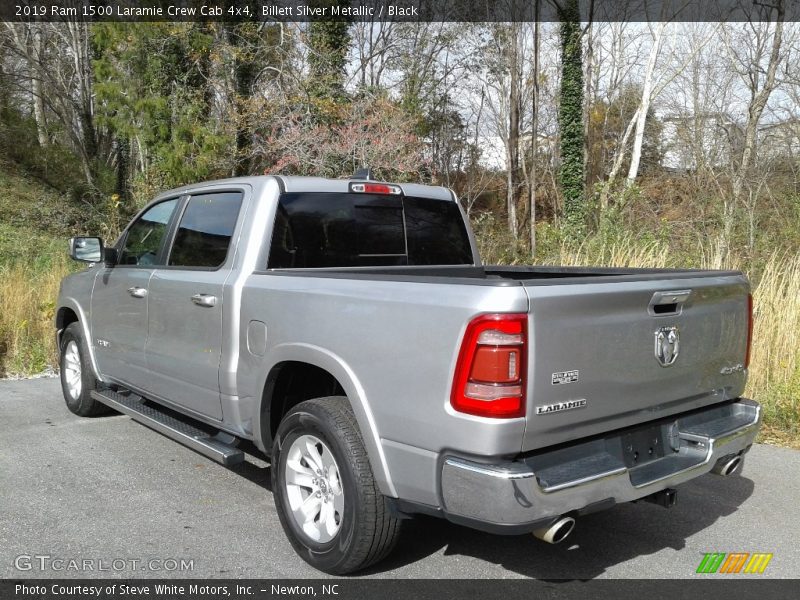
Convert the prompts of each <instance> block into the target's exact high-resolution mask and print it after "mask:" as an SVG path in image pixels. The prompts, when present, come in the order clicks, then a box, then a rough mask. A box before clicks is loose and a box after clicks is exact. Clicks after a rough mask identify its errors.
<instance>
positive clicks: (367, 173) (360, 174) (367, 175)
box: [353, 167, 372, 181]
mask: <svg viewBox="0 0 800 600" xmlns="http://www.w3.org/2000/svg"><path fill="white" fill-rule="evenodd" d="M353 179H366V180H368V181H369V180H371V179H372V169H370V168H369V167H361V168H359V169H357V170H356V172H355V174H354V175H353Z"/></svg>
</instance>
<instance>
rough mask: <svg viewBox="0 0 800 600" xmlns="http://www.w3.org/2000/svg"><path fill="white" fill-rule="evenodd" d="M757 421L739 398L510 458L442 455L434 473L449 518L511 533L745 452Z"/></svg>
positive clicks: (683, 477)
mask: <svg viewBox="0 0 800 600" xmlns="http://www.w3.org/2000/svg"><path fill="white" fill-rule="evenodd" d="M760 425H761V407H760V405H759V404H758V403H757V402H755V401H753V400H749V399H746V398H739V399H738V400H736V401H734V402H729V403H725V404H723V405H716V406H712V407H708V408H705V409H701V410H699V411H693V412H691V413H686V414H684V415H678V416H676V417H674V418H672V419H670V420H663V421H658V422H655V423H649V424H644V425H642V426H641V427H639V428H635V429H633V430H624V431H620V432H617V433H615V434H612V435H609V436H606V437H603V438H594V439H591V440H589V441H578V442H576V443H574V444H571V445H569V446H566V447H560V448H559V449H558V450H553V451H544V452H542V453H538V454H535V455H532V456H527V457H524V458H521V459H518V460H515V461H508V462H504V463H492V464H485V463H481V462H478V461H475V460H471V459H466V458H463V457H457V456H448V457H446V458H445V460H444V462H443V466H442V476H441V494H442V502H443V509H444V513H445V515H447V517H448V518H450V519H451V520H453V521H457V522H462V523H466V524H471V525H473V526H476V527H479V528H485V529H490V530H493V531H503V530H507V531H508V532H510V533H518V532H521V531H524V530H525V528H526V527H528V526H530V528H531V529H533V527H534V526H536V525H537V524H539V523H541V522H542V521H544V520H548V519H552V518H553V517H557V516H559V515H563V514H565V513H569V512H572V511H579V512H580V511H585V512H591V510H592V508H593V507H598V508H600V507H607V506H611V505H613V504H615V503H620V502H630V501H632V500H638V499H640V498H643V497H645V496H649V495H650V494H653V493H655V492H658V491H661V490H663V489H665V488H668V487H674V486H675V485H678V484H680V483H683V482H685V481H688V480H690V479H693V478H695V477H698V476H699V475H703V474H704V473H707V472H709V471H711V469H712V468H714V465H715V464H716V463H717V461H719V460H720V459H722V458H726V457H730V456H732V455H737V454H741V453H743V452H746V451H747V450H748V449H749V448H750V446H751V445H752V443H753V440H754V439H755V437H756V434H757V433H758V429H759V427H760ZM659 445H661V448H659ZM634 447H637V448H638V447H641V449H642V453H643V454H644V456H641V457H640V455H639V454H638V453H637V452H636V451H635V450H634ZM648 453H649V454H650V455H651V456H649V457H648V456H646V455H647V454H648Z"/></svg>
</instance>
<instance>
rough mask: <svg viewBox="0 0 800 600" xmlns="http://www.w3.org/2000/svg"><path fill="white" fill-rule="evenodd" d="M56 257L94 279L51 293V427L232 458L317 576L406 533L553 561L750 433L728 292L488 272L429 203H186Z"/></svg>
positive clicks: (255, 197)
mask: <svg viewBox="0 0 800 600" xmlns="http://www.w3.org/2000/svg"><path fill="white" fill-rule="evenodd" d="M71 255H72V257H73V258H75V259H77V260H82V261H85V262H88V263H91V264H90V265H89V268H87V269H86V270H84V271H82V272H80V273H77V274H74V275H70V276H69V277H67V278H65V279H64V281H63V283H62V286H61V292H60V296H59V299H58V306H57V316H56V330H57V336H58V347H59V349H60V357H61V358H60V366H61V382H62V387H63V392H64V397H65V399H66V403H67V406H68V408H69V409H70V410H71V411H72V412H74V413H75V414H77V415H81V416H92V415H98V414H101V413H103V412H104V411H107V410H108V409H109V408H111V409H114V410H116V411H119V412H123V413H126V414H128V415H130V416H131V417H133V418H134V419H136V420H137V421H140V422H142V423H144V424H146V425H148V426H150V427H152V428H154V429H156V430H158V431H159V432H161V433H163V434H164V435H167V436H169V437H171V438H174V439H175V440H177V441H179V442H181V443H183V444H185V445H187V446H189V447H191V448H193V449H194V450H196V451H198V452H200V453H202V454H204V455H206V456H208V457H210V458H212V459H214V460H217V461H219V462H221V463H222V464H225V465H232V464H235V463H237V462H240V461H242V460H244V456H245V454H244V452H243V449H245V450H246V449H248V448H251V447H252V446H253V445H254V446H255V447H257V448H258V450H260V451H261V452H263V453H264V454H265V455H266V456H268V457H269V459H270V461H271V477H272V491H273V494H274V497H275V504H276V506H277V509H278V514H279V516H280V520H281V523H282V525H283V528H284V530H285V532H286V534H287V536H288V538H289V540H290V541H291V543H292V545H293V546H294V548H295V549H296V550H297V552H298V553H299V554H300V556H301V557H302V558H303V559H305V560H306V561H308V562H309V563H310V564H311V565H313V566H314V567H316V568H318V569H320V570H323V571H326V572H329V573H337V574H342V573H349V572H353V571H356V570H358V569H361V568H363V567H365V566H367V565H369V564H372V563H374V562H376V561H378V560H380V559H381V558H383V557H384V556H386V555H387V554H388V552H389V551H390V550H391V548H392V547H393V545H394V543H395V541H396V539H397V536H398V533H399V530H400V524H401V522H402V521H403V520H404V519H407V518H410V517H412V516H413V515H415V514H426V515H437V516H440V517H443V518H446V519H448V520H450V521H453V522H455V523H460V524H463V525H467V526H471V527H475V528H479V529H483V530H488V531H491V532H496V533H507V534H520V533H533V534H534V535H535V536H536V537H538V538H540V539H542V540H544V541H547V542H550V543H557V542H559V541H561V540H563V539H564V538H565V537H567V536H568V535H569V533H570V532H571V530H572V528H573V526H574V524H575V519H577V518H579V517H580V515H583V514H586V513H590V512H593V511H597V510H602V509H605V508H608V507H610V506H613V505H614V504H616V503H621V502H630V501H634V500H642V499H645V500H649V501H653V502H656V503H658V504H661V505H663V506H667V507H669V506H672V505H673V504H674V503H675V501H676V491H675V489H673V486H675V485H677V484H680V483H682V482H685V481H687V480H690V479H692V478H695V477H698V476H700V475H703V474H704V473H707V472H709V471H713V472H714V473H717V474H719V475H723V476H724V475H731V474H734V473H737V472H739V471H740V469H741V466H742V464H743V459H744V453H745V452H747V450H748V449H749V448H750V446H751V444H752V443H753V440H754V438H755V436H756V433H757V430H758V428H759V426H760V408H759V405H758V404H757V403H756V402H754V401H752V400H749V399H746V398H742V397H741V394H742V392H743V390H744V386H745V380H746V377H747V368H748V359H749V353H750V338H751V332H752V300H751V296H750V293H749V291H750V290H749V284H748V282H747V280H746V279H745V277H744V276H743V275H742V274H741V273H739V272H734V271H698V270H669V269H658V270H656V269H596V268H595V269H589V268H563V267H497V266H484V265H482V264H481V261H480V259H479V257H478V252H477V250H476V245H475V240H474V238H473V235H472V233H471V231H470V228H469V225H468V222H467V220H466V219H465V217H464V214H463V213H462V211H461V209H460V207H459V203H458V201H457V199H456V198H455V196H454V195H453V193H452V192H451V191H449V190H447V189H445V188H441V187H430V186H422V185H415V184H406V183H401V184H389V183H380V182H376V181H372V180H370V179H368V178H358V179H351V180H346V179H342V180H329V179H317V178H304V177H279V176H264V177H248V178H241V179H229V180H222V181H214V182H209V183H203V184H198V185H191V186H187V187H183V188H179V189H176V190H172V191H169V192H166V193H164V194H162V195H160V196H159V197H158V198H156V199H155V200H154V201H153V202H152V203H150V204H149V205H148V206H147V207H146V208H145V209H144V210H142V211H141V212H140V213H139V214H138V215H137V216H136V217H135V218H134V220H133V221H132V222H131V223H130V224H129V225H128V227H127V228H126V229H125V231H124V232H123V234H122V236H121V237H120V239H119V240H118V241H117V242H116V244H115V245H114V246H113V247H104V246H103V243H102V240H100V239H99V238H93V237H80V238H73V239H72V240H71ZM244 441H249V442H252V444H248V443H244ZM249 451H251V452H255V449H251V450H249Z"/></svg>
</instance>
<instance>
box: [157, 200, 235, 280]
mask: <svg viewBox="0 0 800 600" xmlns="http://www.w3.org/2000/svg"><path fill="white" fill-rule="evenodd" d="M242 197H243V194H242V192H217V193H213V194H200V195H197V196H192V197H191V198H190V199H189V202H188V204H187V205H186V210H185V211H184V212H183V216H182V217H181V222H180V224H179V225H178V231H177V233H176V234H175V242H174V243H173V245H172V252H170V255H169V263H168V264H169V265H170V266H175V267H205V268H216V267H219V266H221V265H222V264H223V263H224V262H225V259H226V257H227V256H228V248H229V247H230V244H231V238H232V237H233V230H234V229H235V228H236V221H237V219H238V218H239V209H240V208H241V206H242Z"/></svg>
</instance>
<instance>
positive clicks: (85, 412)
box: [58, 323, 110, 417]
mask: <svg viewBox="0 0 800 600" xmlns="http://www.w3.org/2000/svg"><path fill="white" fill-rule="evenodd" d="M73 343H74V344H75V348H76V349H77V353H78V359H79V362H80V369H81V370H80V384H81V385H80V393H79V394H77V395H73V393H71V392H70V386H69V384H68V381H67V378H68V371H69V369H68V368H67V366H66V363H67V360H68V359H67V352H68V350H70V345H71V344H73ZM58 365H59V371H60V379H61V391H62V393H63V394H64V401H65V402H66V403H67V408H68V409H69V410H70V412H73V413H75V414H76V415H78V416H79V417H97V416H100V415H104V414H107V413H109V412H110V409H109V408H108V407H107V406H106V405H105V404H103V403H102V402H98V401H97V400H94V399H93V398H92V396H91V393H92V390H96V389H97V386H98V382H97V380H96V379H95V378H94V375H93V372H92V366H91V364H90V362H89V350H88V348H87V345H86V340H85V339H84V337H83V330H82V329H81V326H80V324H79V323H70V325H69V326H68V327H67V328H66V329H65V330H64V333H62V334H61V348H59V363H58Z"/></svg>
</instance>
